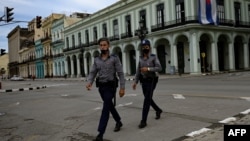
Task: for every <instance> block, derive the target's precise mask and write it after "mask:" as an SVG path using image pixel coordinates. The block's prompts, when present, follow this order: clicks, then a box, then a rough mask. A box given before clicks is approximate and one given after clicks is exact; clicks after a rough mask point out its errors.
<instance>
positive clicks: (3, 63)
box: [0, 53, 9, 78]
mask: <svg viewBox="0 0 250 141" xmlns="http://www.w3.org/2000/svg"><path fill="white" fill-rule="evenodd" d="M8 63H9V54H8V53H6V54H4V55H2V56H0V69H2V68H4V70H5V74H4V75H3V77H7V76H8V74H9V70H8ZM0 78H2V76H0Z"/></svg>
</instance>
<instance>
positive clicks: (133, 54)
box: [9, 0, 250, 78]
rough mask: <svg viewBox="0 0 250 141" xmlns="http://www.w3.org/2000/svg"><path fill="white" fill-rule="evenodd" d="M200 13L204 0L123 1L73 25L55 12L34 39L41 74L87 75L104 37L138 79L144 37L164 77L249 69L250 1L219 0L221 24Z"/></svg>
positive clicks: (44, 21)
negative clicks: (209, 21) (204, 20)
mask: <svg viewBox="0 0 250 141" xmlns="http://www.w3.org/2000/svg"><path fill="white" fill-rule="evenodd" d="M198 9H199V0H188V1H186V0H144V1H143V0H120V1H118V2H116V3H114V4H112V5H110V6H108V7H106V8H104V9H101V10H99V11H97V12H96V13H93V14H91V15H89V14H86V15H85V16H84V18H82V19H81V20H77V21H74V22H71V21H68V20H66V19H65V17H64V16H56V18H55V15H53V14H52V15H51V16H49V17H47V18H45V19H44V20H43V23H42V32H43V35H42V37H41V39H38V40H34V43H35V45H34V46H35V55H36V60H35V66H36V72H35V73H36V76H37V77H38V78H44V77H46V76H48V77H51V76H56V77H57V76H58V77H60V76H63V75H65V74H66V75H67V76H68V77H85V76H87V75H88V74H89V71H90V68H91V65H92V64H93V60H94V57H96V56H98V55H99V48H98V44H97V41H98V39H99V38H101V37H108V38H109V39H110V41H111V49H110V52H111V53H113V54H117V55H118V56H119V58H120V60H121V62H122V65H123V69H124V72H125V74H126V75H134V74H135V71H136V67H137V65H138V62H139V61H138V59H139V56H140V55H141V49H140V42H141V39H142V35H143V36H144V35H146V36H145V38H147V39H149V40H150V41H151V46H152V53H154V54H156V55H157V56H158V58H159V60H160V62H161V64H162V67H163V70H162V71H161V72H160V73H162V74H175V73H187V74H201V73H207V72H209V73H218V72H223V71H237V70H249V68H250V67H249V66H250V57H249V54H250V1H249V0H217V15H218V25H211V24H209V25H204V24H200V23H199V18H198V15H199V10H198ZM13 32H14V30H13ZM13 32H11V33H10V34H11V35H13ZM9 36H10V35H9ZM138 37H140V38H138ZM12 38H13V37H11V38H9V39H12ZM12 40H13V39H12ZM11 44H12V45H14V44H13V43H12V42H11ZM18 46H20V44H19V45H18ZM9 48H10V44H9ZM9 50H10V51H11V52H13V51H12V50H11V49H9ZM11 52H10V56H12V55H11ZM31 52H33V51H31ZM28 54H32V53H28ZM12 60H13V59H10V62H11V63H13V61H12ZM20 61H21V60H20ZM19 63H20V65H23V66H25V65H24V64H22V62H19ZM10 66H11V65H10ZM12 66H13V67H10V69H11V70H10V72H13V71H14V70H15V69H14V66H15V65H12ZM26 68H28V65H27V64H26ZM29 68H30V67H29ZM29 71H30V72H32V71H31V70H29ZM30 72H29V73H27V72H25V73H24V74H23V75H25V74H27V75H29V74H30Z"/></svg>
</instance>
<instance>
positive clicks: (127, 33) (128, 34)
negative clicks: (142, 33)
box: [121, 32, 133, 39]
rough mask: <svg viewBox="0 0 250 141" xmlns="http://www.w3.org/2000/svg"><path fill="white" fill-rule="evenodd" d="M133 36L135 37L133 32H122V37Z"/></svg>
mask: <svg viewBox="0 0 250 141" xmlns="http://www.w3.org/2000/svg"><path fill="white" fill-rule="evenodd" d="M131 37H133V32H126V33H122V34H121V39H126V38H131Z"/></svg>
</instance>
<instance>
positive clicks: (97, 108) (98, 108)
mask: <svg viewBox="0 0 250 141" xmlns="http://www.w3.org/2000/svg"><path fill="white" fill-rule="evenodd" d="M100 109H102V108H101V107H96V108H95V109H94V110H100Z"/></svg>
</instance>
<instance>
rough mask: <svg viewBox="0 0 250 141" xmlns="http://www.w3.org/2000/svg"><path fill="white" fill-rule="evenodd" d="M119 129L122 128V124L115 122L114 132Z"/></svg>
mask: <svg viewBox="0 0 250 141" xmlns="http://www.w3.org/2000/svg"><path fill="white" fill-rule="evenodd" d="M121 127H122V122H117V123H116V125H115V129H114V132H118V131H120V130H121Z"/></svg>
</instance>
